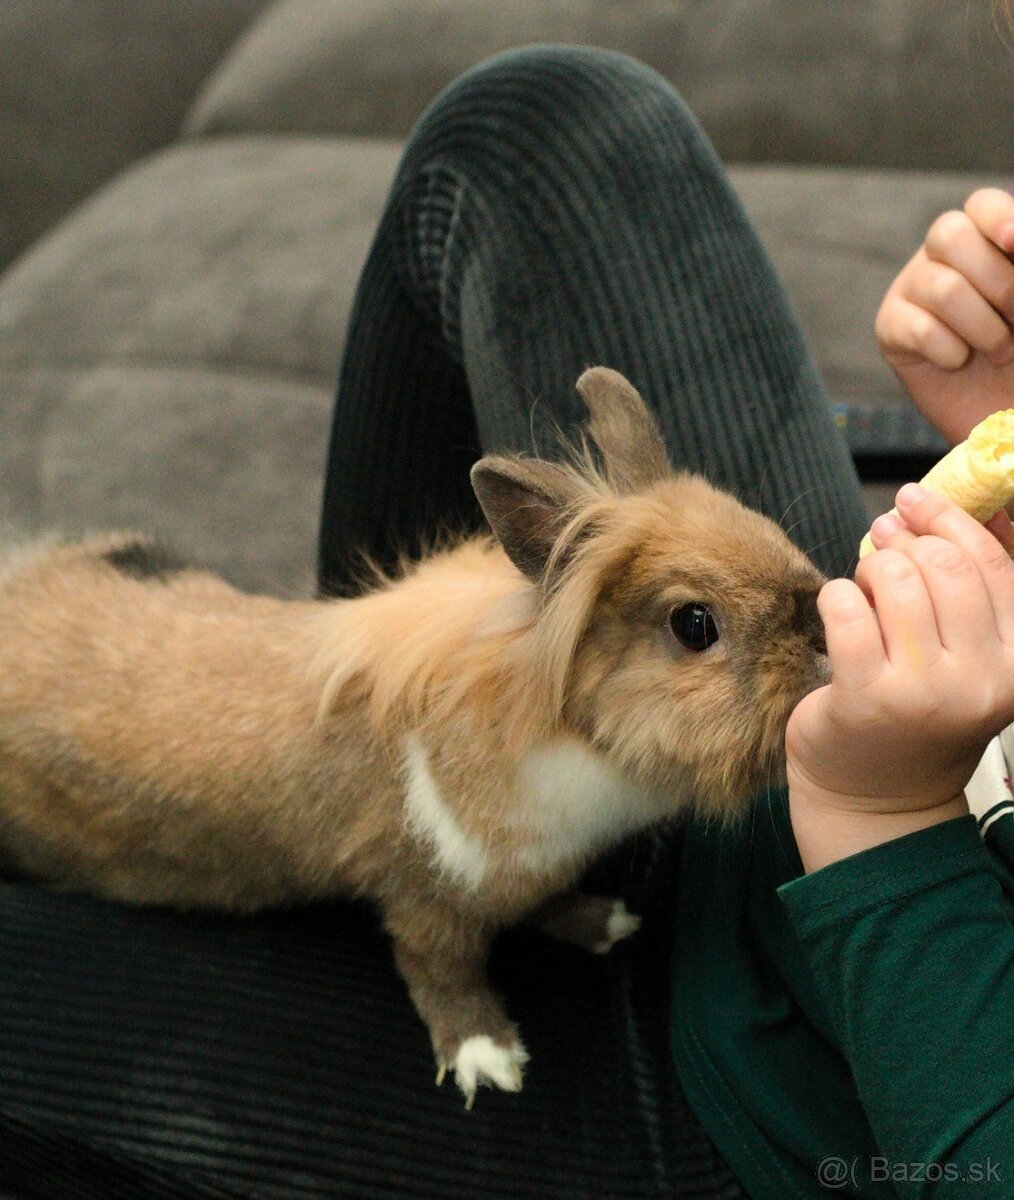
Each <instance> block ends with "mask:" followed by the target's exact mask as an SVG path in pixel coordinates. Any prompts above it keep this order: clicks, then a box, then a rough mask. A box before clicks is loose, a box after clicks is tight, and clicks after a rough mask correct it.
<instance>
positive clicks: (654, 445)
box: [577, 367, 672, 495]
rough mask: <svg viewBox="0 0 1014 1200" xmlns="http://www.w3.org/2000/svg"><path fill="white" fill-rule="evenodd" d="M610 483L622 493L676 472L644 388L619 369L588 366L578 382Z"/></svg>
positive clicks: (591, 430)
mask: <svg viewBox="0 0 1014 1200" xmlns="http://www.w3.org/2000/svg"><path fill="white" fill-rule="evenodd" d="M577 390H578V391H579V392H580V393H581V396H582V398H583V399H584V402H585V404H586V405H587V406H588V411H589V413H590V414H591V422H590V424H589V426H588V431H589V433H591V436H592V438H593V439H594V441H595V444H596V445H597V446H598V448H599V449H600V450H601V451H602V458H603V460H604V462H605V467H606V474H607V476H608V478H609V482H610V484H611V485H612V486H613V487H614V488H615V489H616V491H617V492H619V493H620V494H621V495H623V494H624V493H627V492H637V491H640V490H641V488H644V487H647V486H648V485H649V484H652V483H658V482H660V481H661V480H663V479H669V478H671V477H672V467H671V466H670V465H669V457H668V455H667V454H666V449H665V443H664V442H663V441H662V435H661V434H660V433H659V431H658V426H657V425H656V424H655V420H654V418H653V417H652V415H651V413H650V412H648V409H647V407H646V405H645V403H644V401H643V400H642V399H641V395H640V393H639V392H638V391H637V389H636V388H635V387H634V386H633V384H632V383H630V381H629V380H628V379H625V378H624V377H623V376H622V375H621V374H620V373H619V371H613V370H610V368H609V367H589V368H588V370H587V371H585V372H584V374H583V375H582V376H581V378H580V379H579V380H578V381H577Z"/></svg>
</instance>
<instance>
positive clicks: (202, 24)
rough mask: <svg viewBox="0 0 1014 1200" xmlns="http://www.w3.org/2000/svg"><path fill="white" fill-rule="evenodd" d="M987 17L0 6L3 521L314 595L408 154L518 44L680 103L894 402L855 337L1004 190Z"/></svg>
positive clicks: (379, 0) (583, 5) (851, 398)
mask: <svg viewBox="0 0 1014 1200" xmlns="http://www.w3.org/2000/svg"><path fill="white" fill-rule="evenodd" d="M990 8H991V6H990V3H989V0H967V3H966V2H965V0H962V2H961V3H955V0H739V2H738V3H735V4H730V3H728V0H671V2H668V3H662V2H659V0H624V3H616V2H615V0H516V2H514V3H511V4H494V3H491V2H490V0H275V2H273V3H267V2H266V0H145V3H143V4H137V3H131V2H130V0H87V2H85V0H76V2H75V3H74V4H67V3H66V2H65V0H13V3H11V4H8V5H5V6H4V8H3V10H2V12H0V58H2V59H3V61H4V62H5V64H14V66H13V67H12V69H11V70H7V69H6V68H5V73H4V77H3V80H2V82H0V95H2V96H3V102H4V116H5V120H4V122H3V123H2V130H3V132H2V135H0V152H2V153H3V156H4V169H3V170H2V171H0V180H2V185H0V238H2V242H0V255H2V256H3V258H4V259H5V260H7V262H8V265H7V266H6V269H5V271H4V274H3V275H2V277H0V520H2V519H8V520H13V521H15V522H17V523H20V524H29V525H31V526H36V527H40V526H54V525H55V526H59V527H62V528H64V529H67V530H70V531H75V530H79V529H83V528H95V527H100V526H108V525H120V526H122V525H129V526H139V527H145V528H149V529H155V530H156V531H158V532H161V533H162V534H163V535H165V536H166V537H168V538H170V539H171V540H173V541H174V542H176V543H178V544H180V545H181V546H183V547H185V548H187V549H188V550H189V551H191V552H193V553H195V554H196V555H197V556H198V557H200V558H202V559H204V560H205V561H207V562H209V563H211V564H213V565H215V566H217V567H219V568H220V569H222V570H223V571H225V573H226V574H227V575H228V576H229V577H230V578H232V579H233V580H235V581H237V582H239V583H241V584H244V585H248V586H252V587H255V588H259V589H265V590H271V591H275V592H282V593H285V594H305V593H306V592H308V591H309V589H310V587H311V580H312V564H313V544H314V538H315V534H316V522H317V509H318V503H319V493H320V484H321V477H322V468H323V460H324V451H325V442H326V434H327V427H328V414H329V409H330V405H331V402H332V392H333V386H334V378H335V371H336V366H337V362H338V359H339V356H340V353H341V349H342V340H343V330H344V325H345V321H346V317H347V314H348V310H349V305H350V301H351V297H352V293H353V288H354V285H355V280H356V276H357V273H358V270H359V268H360V265H361V263H362V260H363V258H364V256H365V254H366V250H367V247H368V244H369V240H370V237H371V232H372V229H373V226H374V223H375V221H376V218H377V215H378V213H379V209H380V206H381V203H382V200H383V197H384V194H385V190H386V187H387V185H388V183H389V180H390V178H391V175H392V173H393V171H394V168H395V164H396V162H397V158H398V153H399V143H400V139H402V138H403V137H404V135H405V134H406V132H407V130H408V129H409V127H410V126H411V123H412V122H413V120H414V119H415V117H416V116H417V115H418V113H419V112H420V111H421V109H422V108H423V107H424V105H425V104H426V102H427V101H428V100H430V99H431V98H432V97H433V96H434V95H435V94H436V93H437V91H438V90H439V89H440V88H441V87H442V86H443V85H444V84H445V83H447V82H449V81H450V80H451V79H452V78H453V77H454V76H455V75H456V74H458V73H459V72H460V71H461V70H463V69H464V68H466V67H468V66H470V65H471V64H472V63H474V62H476V61H478V60H480V59H482V58H483V57H485V56H487V55H489V54H491V53H493V52H495V51H497V50H500V49H502V48H504V47H507V46H511V45H518V44H523V43H529V42H545V41H558V42H559V41H563V42H579V43H591V44H599V45H603V46H607V47H610V48H613V49H617V50H622V51H626V52H629V53H631V54H634V55H636V56H638V57H640V58H642V59H644V60H645V61H647V62H648V63H650V64H651V65H652V66H654V67H656V68H657V69H658V70H660V71H661V72H662V73H663V74H665V75H666V76H667V77H668V78H669V79H671V80H672V81H673V82H674V83H675V84H676V85H677V87H679V88H680V90H681V91H682V92H683V93H684V95H685V96H686V98H687V99H688V101H689V102H690V104H691V106H692V107H693V108H694V109H695V110H696V112H697V113H698V115H699V117H700V118H701V120H702V122H703V124H704V126H705V128H706V129H707V130H708V132H709V133H710V134H711V136H712V138H713V140H714V142H715V144H716V146H717V148H718V150H719V152H720V153H721V154H722V155H723V157H724V158H725V160H726V161H727V162H728V163H729V164H730V168H731V173H732V177H733V180H734V183H735V185H736V186H737V188H738V189H739V191H740V193H741V195H742V197H743V199H744V201H745V203H746V205H747V208H748V209H749V211H750V212H751V213H752V215H753V216H754V218H755V220H756V222H757V224H758V226H759V228H760V230H761V233H762V236H763V237H764V239H765V241H766V243H767V245H768V247H769V250H770V252H771V254H772V256H773V258H774V260H775V262H776V265H777V266H778V268H779V270H780V272H781V273H782V276H783V278H784V280H785V283H786V285H787V287H788V289H789V292H790V294H791V296H792V297H793V299H794V302H795V304H796V307H797V310H798V312H799V314H800V317H801V320H802V323H803V326H804V328H805V330H806V332H807V334H808V336H809V338H810V342H811V345H812V347H813V349H814V352H815V354H816V357H817V359H818V362H819V364H820V366H821V367H822V369H823V372H824V376H825V378H826V381H827V384H828V387H829V390H830V393H831V395H832V398H833V399H834V400H835V401H838V402H840V403H845V404H851V405H854V404H856V403H866V402H868V403H871V404H873V405H875V406H881V407H884V406H886V407H889V406H891V405H898V404H899V403H900V402H901V401H900V390H899V388H898V387H897V385H896V383H895V382H894V380H893V377H892V376H891V374H890V372H889V371H888V370H887V369H886V367H884V366H883V365H882V364H881V363H880V361H879V359H878V356H877V354H876V349H875V346H874V342H873V335H872V323H873V317H874V313H875V311H876V308H877V305H878V303H879V300H880V297H881V295H882V294H883V291H884V289H885V288H886V286H887V284H888V282H889V281H890V279H891V278H892V277H893V275H894V273H895V272H896V271H897V269H898V268H899V267H900V266H901V264H902V263H903V261H904V260H905V259H906V258H907V256H908V255H909V254H910V253H911V252H912V250H913V249H914V248H915V246H916V245H917V244H918V242H919V240H920V239H921V237H922V235H923V233H924V231H925V229H926V227H927V226H928V224H929V222H930V221H931V219H932V218H933V217H934V216H935V215H936V214H937V213H938V212H940V211H942V210H944V209H945V208H947V207H952V206H955V205H960V203H961V202H962V201H963V199H964V197H965V196H966V195H967V194H968V193H969V192H971V191H972V190H973V189H974V188H976V187H978V186H982V185H985V184H994V185H1000V186H1005V187H1008V188H1010V187H1011V186H1012V179H1011V174H1010V172H1011V165H1012V164H1011V149H1012V147H1011V139H1010V131H1011V128H1012V119H1011V118H1012V116H1014V61H1012V58H1011V50H1010V49H1009V48H1008V47H1006V46H1004V45H1003V43H1002V40H1001V37H1000V35H999V33H998V31H997V30H996V28H995V27H994V25H993V23H992V20H991V15H990ZM10 260H13V261H10ZM869 495H870V504H871V508H873V509H877V510H882V509H883V508H884V507H886V506H887V504H886V495H885V493H884V492H883V490H881V491H879V492H878V491H877V490H875V489H871V491H870V493H869Z"/></svg>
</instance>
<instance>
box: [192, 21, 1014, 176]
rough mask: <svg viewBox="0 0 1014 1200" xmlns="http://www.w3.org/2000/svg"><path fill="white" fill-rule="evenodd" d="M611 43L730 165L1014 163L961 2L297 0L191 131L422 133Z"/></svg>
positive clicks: (989, 63)
mask: <svg viewBox="0 0 1014 1200" xmlns="http://www.w3.org/2000/svg"><path fill="white" fill-rule="evenodd" d="M549 41H552V42H575V43H582V44H597V45H601V46H606V47H608V48H610V49H615V50H621V51H625V52H627V53H629V54H633V55H634V56H636V57H638V58H641V59H643V60H644V61H645V62H647V63H649V64H650V65H651V66H653V67H655V68H656V69H658V70H659V71H661V72H662V73H663V74H664V75H666V76H667V77H668V78H669V79H671V80H672V81H673V82H674V83H675V84H676V85H677V86H678V87H679V88H680V89H681V90H682V92H683V93H684V95H685V96H686V97H687V99H688V101H689V102H690V104H691V107H693V108H694V109H695V111H696V112H697V114H698V116H699V117H700V118H701V121H702V123H703V124H704V127H705V128H706V129H707V130H708V132H709V133H710V134H711V136H712V138H713V140H714V142H715V144H716V146H717V148H718V150H719V153H720V154H722V155H723V157H724V158H726V159H727V160H729V161H733V160H741V161H754V162H773V161H786V162H824V163H838V164H843V165H847V164H859V165H868V166H880V165H887V166H895V167H906V166H908V167H945V168H979V169H991V168H997V169H1009V165H1010V162H1011V146H1010V120H1009V114H1010V113H1011V112H1014V71H1012V70H1011V60H1010V51H1009V48H1008V47H1006V46H1005V45H1003V43H1002V40H1001V37H1000V35H999V33H998V31H997V29H996V28H995V27H994V24H993V20H992V17H991V13H990V5H989V4H986V3H981V2H980V3H974V4H965V3H955V0H875V2H872V0H739V2H738V3H736V4H729V3H728V0H672V2H671V3H666V4H660V3H658V2H657V0H626V2H625V3H623V4H617V3H615V0H514V2H513V3H511V4H490V3H489V2H488V0H427V3H425V4H421V3H419V0H346V2H345V3H343V4H340V5H339V4H335V3H333V0H280V2H279V3H278V4H276V5H275V6H274V7H272V8H270V9H268V10H267V11H266V12H265V13H264V14H263V16H262V17H261V18H260V19H259V20H258V21H256V22H255V23H254V24H253V25H252V26H251V27H250V29H249V30H248V31H247V33H246V34H245V35H244V36H243V37H242V38H240V39H239V41H238V42H237V43H236V45H235V46H234V48H233V50H232V51H231V52H230V54H229V55H228V56H227V57H226V58H225V59H224V60H223V62H222V63H221V65H220V66H219V68H218V69H217V71H216V72H215V74H214V75H213V76H212V77H211V78H210V79H209V81H208V83H207V85H206V86H205V88H204V90H203V92H202V94H201V96H200V97H199V99H198V100H197V102H196V103H195V105H194V107H193V109H192V111H191V113H190V116H189V119H188V125H187V128H188V129H189V131H190V132H191V133H195V134H198V133H199V134H207V133H222V132H237V131H240V132H242V131H251V130H297V131H298V130H301V131H307V132H315V133H323V132H339V133H359V134H364V133H365V134H391V135H402V134H404V133H405V132H406V131H407V130H408V129H409V127H410V126H411V124H412V123H413V121H414V120H415V119H416V117H417V116H418V115H419V113H420V112H421V111H422V109H423V107H424V106H425V105H426V104H427V103H428V102H429V101H430V100H431V99H432V98H433V97H434V96H435V95H436V94H437V92H438V91H439V90H440V89H441V88H442V87H443V86H444V85H445V84H447V83H449V82H450V81H451V80H452V79H454V78H455V76H457V75H458V74H459V73H460V72H462V71H463V70H465V69H466V68H468V67H470V66H472V65H473V64H474V63H476V62H478V61H479V60H480V59H483V58H485V57H486V56H488V55H490V54H493V53H495V52H496V51H499V50H502V49H505V48H507V47H509V46H516V45H521V44H524V43H533V42H549Z"/></svg>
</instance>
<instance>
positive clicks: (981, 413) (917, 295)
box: [876, 188, 1014, 443]
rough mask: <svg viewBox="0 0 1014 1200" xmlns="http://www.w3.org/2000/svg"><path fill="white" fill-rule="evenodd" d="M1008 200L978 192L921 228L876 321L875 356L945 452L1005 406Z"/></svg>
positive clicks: (1010, 293)
mask: <svg viewBox="0 0 1014 1200" xmlns="http://www.w3.org/2000/svg"><path fill="white" fill-rule="evenodd" d="M1012 254H1014V196H1012V195H1010V194H1009V193H1007V192H1004V191H1001V190H1000V189H999V188H984V189H982V190H981V191H978V192H975V193H973V194H972V195H971V196H969V198H968V200H967V201H966V202H965V207H964V211H963V212H957V211H955V212H947V213H944V214H943V215H942V216H940V217H938V218H937V219H936V221H934V222H933V224H932V225H931V226H930V229H929V232H928V233H927V234H926V240H925V242H924V243H923V245H922V246H920V248H919V249H918V250H917V251H916V253H915V255H914V256H913V257H912V259H911V260H910V261H909V262H908V263H907V264H906V266H905V267H904V268H903V269H902V270H901V272H900V274H899V275H898V277H897V279H895V281H894V282H893V283H892V284H891V286H890V288H889V289H888V291H887V295H886V296H885V297H884V300H883V303H882V304H881V306H880V311H879V312H878V314H877V320H876V334H877V341H878V343H879V345H880V350H881V353H882V354H883V355H884V357H885V358H886V359H887V361H888V363H889V364H890V365H891V367H892V368H893V370H894V372H895V374H896V375H897V376H898V378H899V379H900V380H901V382H902V383H903V384H904V386H905V389H906V391H907V392H908V393H909V395H910V396H911V398H912V401H913V403H914V404H915V405H916V407H917V408H918V409H919V410H920V411H921V412H922V413H923V414H924V415H925V416H926V417H927V419H928V420H930V421H931V422H932V423H933V424H934V425H935V426H936V427H937V428H938V429H939V430H940V431H941V433H943V434H944V436H945V437H946V438H948V440H949V441H951V442H952V443H957V442H960V441H963V440H964V438H965V437H966V436H967V434H968V431H969V430H970V429H971V428H972V426H973V425H975V424H977V423H978V422H979V421H981V420H982V419H983V418H984V417H986V416H988V415H989V414H990V413H991V412H996V410H997V409H1000V408H1011V407H1014V260H1012V258H1011V255H1012Z"/></svg>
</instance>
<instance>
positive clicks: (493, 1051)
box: [437, 1033, 528, 1108]
mask: <svg viewBox="0 0 1014 1200" xmlns="http://www.w3.org/2000/svg"><path fill="white" fill-rule="evenodd" d="M526 1062H528V1051H527V1050H526V1049H525V1048H524V1046H522V1045H521V1043H520V1042H514V1043H513V1044H512V1045H510V1046H498V1045H497V1044H496V1042H494V1041H493V1039H492V1038H491V1037H489V1036H488V1035H487V1034H484V1033H482V1034H476V1036H475V1037H470V1038H465V1040H464V1041H463V1042H462V1043H461V1045H460V1047H459V1048H458V1053H457V1054H456V1055H455V1057H454V1061H453V1062H452V1063H451V1070H452V1071H453V1072H454V1078H455V1080H456V1081H457V1084H458V1087H459V1088H461V1090H462V1092H463V1093H464V1096H465V1103H466V1107H467V1108H471V1107H472V1105H473V1104H474V1103H475V1093H476V1090H477V1089H478V1088H479V1087H480V1086H486V1087H498V1088H501V1089H502V1090H503V1091H505V1092H520V1091H521V1079H522V1070H523V1068H524V1065H525V1063H526ZM443 1077H444V1067H443V1066H441V1069H440V1074H439V1075H438V1076H437V1083H438V1084H439V1083H440V1082H441V1081H442V1079H443Z"/></svg>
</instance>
